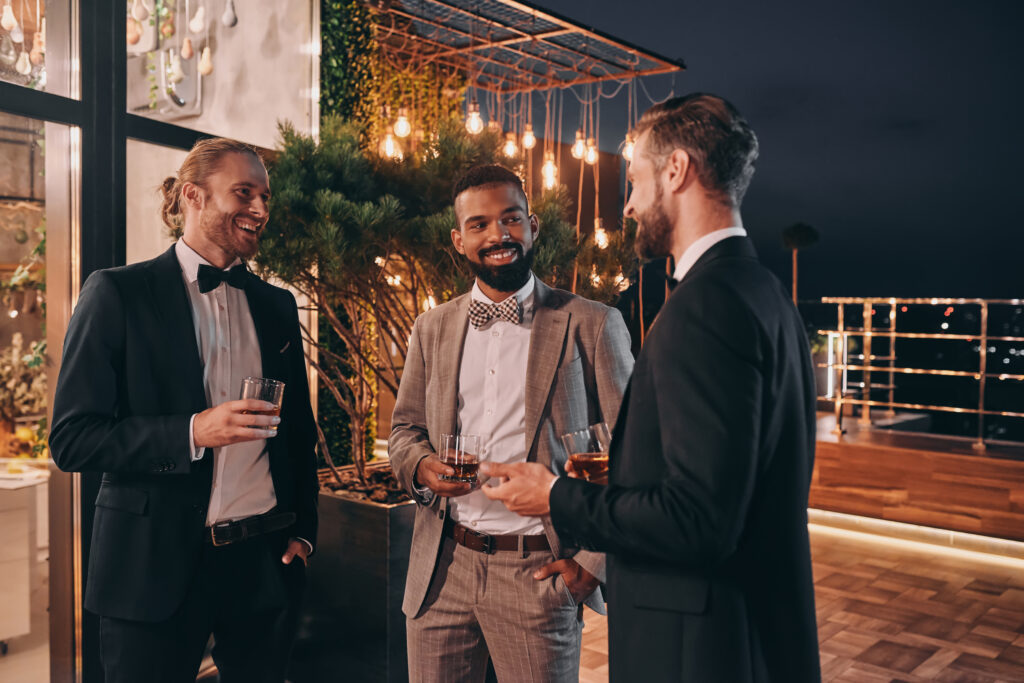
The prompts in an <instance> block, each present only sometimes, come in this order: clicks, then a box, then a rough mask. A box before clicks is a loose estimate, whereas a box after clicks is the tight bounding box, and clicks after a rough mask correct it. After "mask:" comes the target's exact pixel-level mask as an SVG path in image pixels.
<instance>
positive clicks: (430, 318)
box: [388, 280, 633, 617]
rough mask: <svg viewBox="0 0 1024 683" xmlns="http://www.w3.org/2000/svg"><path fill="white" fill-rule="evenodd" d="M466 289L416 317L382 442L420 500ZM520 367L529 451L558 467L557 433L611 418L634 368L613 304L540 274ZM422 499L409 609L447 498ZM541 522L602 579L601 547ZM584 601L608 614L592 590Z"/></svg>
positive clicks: (446, 410)
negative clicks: (571, 542) (418, 478)
mask: <svg viewBox="0 0 1024 683" xmlns="http://www.w3.org/2000/svg"><path fill="white" fill-rule="evenodd" d="M469 302H470V295H469V294H463V295H462V296H459V297H457V298H455V299H453V300H451V301H449V302H448V303H446V304H443V305H441V306H438V307H437V308H435V309H432V310H430V311H428V312H426V313H424V314H423V315H421V316H419V318H417V319H416V323H415V325H414V326H413V331H412V340H411V342H410V344H409V353H408V356H407V357H406V360H405V369H404V370H403V373H402V382H401V385H400V387H399V389H398V398H397V401H396V403H395V412H394V415H393V417H392V422H391V424H392V428H391V438H390V440H389V442H388V451H389V455H390V458H391V466H392V469H393V470H394V472H395V475H396V476H397V477H398V480H399V481H400V482H401V483H402V485H403V486H404V487H405V488H406V490H407V491H409V492H410V494H412V495H413V498H415V499H417V500H419V499H418V498H417V496H416V493H415V491H414V487H413V477H414V475H415V473H416V467H417V466H418V465H419V462H420V460H422V459H423V458H425V457H427V456H428V455H431V454H433V453H434V452H435V451H436V449H437V447H438V443H439V441H440V438H441V434H442V433H454V432H455V431H456V427H457V420H458V415H457V405H458V380H459V369H460V365H461V360H462V347H463V342H464V340H465V338H466V329H467V325H468V322H469ZM534 302H535V312H534V318H533V326H532V329H531V334H530V350H529V359H528V361H527V369H526V444H527V451H528V460H530V461H536V462H540V463H543V464H545V465H547V466H549V467H550V468H551V469H552V471H553V472H555V473H556V474H559V475H561V474H563V473H564V469H563V468H564V465H565V460H566V458H567V454H566V453H565V450H564V449H563V448H562V445H561V442H560V436H561V435H562V434H565V433H568V432H572V431H576V430H579V429H585V428H586V427H587V426H588V425H592V424H594V423H597V422H606V423H608V425H609V427H610V426H611V425H614V424H615V419H616V417H617V416H618V413H619V405H620V404H621V402H622V395H623V392H624V391H625V388H626V383H627V382H628V380H629V375H630V373H631V372H632V370H633V356H632V355H631V354H630V338H629V332H628V331H627V330H626V325H625V323H623V321H622V316H621V315H620V314H619V312H618V311H617V310H616V309H614V308H610V307H608V306H605V305H604V304H599V303H597V302H594V301H590V300H589V299H584V298H582V297H579V296H576V295H574V294H570V293H569V292H565V291H563V290H560V289H552V288H551V287H548V286H547V285H545V284H544V283H542V282H541V281H540V280H537V282H536V290H535V294H534ZM420 502H421V504H420V505H419V507H418V509H417V510H416V524H415V529H414V532H413V538H412V550H411V554H410V557H409V574H408V576H407V578H406V582H405V600H404V603H403V605H402V610H403V611H404V612H405V614H406V615H407V616H409V617H415V616H416V615H417V614H418V613H419V611H420V608H421V607H422V605H423V599H424V597H425V596H426V594H427V589H428V588H429V586H430V579H431V576H432V575H433V573H434V567H435V565H436V564H437V558H438V554H439V551H440V548H441V537H442V529H443V525H444V518H445V517H446V516H447V514H448V498H444V497H441V496H435V497H434V499H433V500H432V501H431V502H430V504H429V505H425V504H422V501H420ZM543 523H544V531H545V533H546V535H547V537H548V541H549V542H550V544H551V549H552V552H553V553H554V555H555V557H558V558H565V557H572V558H573V559H575V560H576V561H577V562H579V564H580V565H581V566H582V567H583V568H584V569H586V570H587V571H588V572H590V573H591V574H593V575H594V576H596V577H597V578H598V579H600V580H601V581H602V582H603V581H604V580H605V558H604V555H603V554H601V553H595V552H591V551H585V550H580V549H578V548H570V547H564V546H563V545H562V544H561V542H560V541H559V539H558V535H557V534H556V533H555V531H554V528H553V527H552V526H551V520H550V519H549V518H544V520H543ZM586 604H587V605H589V606H590V607H592V608H593V609H595V610H597V611H599V612H601V613H604V599H603V596H602V595H601V591H600V590H597V591H595V592H594V594H593V595H591V596H590V597H589V598H588V599H587V600H586Z"/></svg>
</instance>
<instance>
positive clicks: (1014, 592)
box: [580, 532, 1024, 683]
mask: <svg viewBox="0 0 1024 683" xmlns="http://www.w3.org/2000/svg"><path fill="white" fill-rule="evenodd" d="M811 549H812V551H811V552H812V560H813V563H814V583H815V597H816V600H817V608H818V641H819V647H820V650H821V667H822V680H823V681H835V682H837V683H839V682H842V683H874V682H875V681H878V682H879V683H924V682H926V681H928V682H931V681H936V682H939V683H1010V682H1015V683H1021V682H1024V569H1021V568H1020V567H1019V565H1018V566H1017V567H1014V566H1007V564H1006V563H1005V562H997V561H993V562H989V561H976V560H973V559H964V558H960V557H950V556H948V555H946V554H943V553H940V552H932V551H928V550H921V549H919V548H918V547H916V546H913V547H893V546H891V545H883V544H879V543H874V542H871V541H864V540H860V539H851V538H842V537H837V536H834V535H832V534H831V533H827V532H825V533H823V532H812V534H811ZM585 619H586V622H587V624H586V627H585V628H584V631H583V653H582V660H581V667H580V681H581V682H583V683H605V682H606V681H607V680H608V630H607V624H606V622H605V619H604V618H603V617H600V616H599V615H596V614H594V613H593V612H591V611H590V610H587V611H586V614H585Z"/></svg>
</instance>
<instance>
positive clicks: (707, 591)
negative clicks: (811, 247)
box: [551, 237, 820, 683]
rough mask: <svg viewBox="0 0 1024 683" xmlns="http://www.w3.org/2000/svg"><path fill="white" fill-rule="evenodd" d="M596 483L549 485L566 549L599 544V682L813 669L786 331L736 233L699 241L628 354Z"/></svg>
mask: <svg viewBox="0 0 1024 683" xmlns="http://www.w3.org/2000/svg"><path fill="white" fill-rule="evenodd" d="M624 405H625V408H624V409H623V410H622V411H621V412H620V413H619V419H618V422H617V423H616V425H615V430H614V433H613V436H612V446H611V457H610V460H611V474H610V485H609V486H607V487H602V486H597V485H593V484H587V483H585V482H582V481H577V480H564V479H562V480H559V481H558V483H556V485H555V486H554V488H553V489H552V492H551V518H552V521H553V523H554V526H555V529H556V530H557V531H558V533H559V535H560V536H564V537H565V540H566V541H567V542H571V543H574V544H576V545H579V546H581V547H588V548H592V549H594V550H603V551H606V552H607V553H608V596H609V598H608V599H609V607H608V613H609V620H610V621H609V646H610V667H611V678H612V680H613V681H640V680H643V681H700V682H702V683H704V682H718V681H721V682H722V683H740V682H742V681H778V682H780V683H802V682H804V681H817V680H819V679H820V672H819V664H818V647H817V643H818V640H817V629H816V625H815V613H814V591H813V585H812V578H811V560H810V550H809V542H808V535H807V509H806V507H807V493H808V488H809V486H810V479H811V469H812V466H813V460H814V441H815V390H814V373H813V370H812V365H811V360H810V354H809V349H808V344H807V339H806V336H805V332H804V327H803V323H802V322H801V319H800V316H799V314H798V313H797V311H796V309H795V308H794V307H793V305H792V304H791V303H790V301H789V300H788V297H787V294H786V292H785V291H784V290H783V288H782V286H781V285H780V283H779V282H778V280H777V279H776V278H775V277H774V276H773V275H772V274H771V273H769V272H768V271H767V270H766V269H765V268H763V267H762V266H761V265H760V264H759V263H758V261H757V258H756V256H755V253H754V249H753V246H752V245H751V243H750V241H749V240H748V239H747V238H745V237H732V238H728V239H725V240H723V241H721V242H719V243H718V244H716V245H714V246H713V247H712V248H711V249H709V250H708V251H707V252H706V253H705V254H704V255H703V257H702V258H701V259H700V260H699V261H698V262H697V263H696V264H695V265H694V267H693V268H692V269H691V270H690V272H689V273H688V274H687V275H686V276H685V277H684V278H683V280H682V282H680V283H679V285H677V286H676V288H675V289H674V290H673V292H672V294H671V296H670V297H669V299H668V301H667V302H666V304H665V306H664V308H663V309H662V311H661V312H660V314H659V315H658V318H657V319H656V320H655V322H654V324H653V326H652V328H651V331H650V333H649V335H648V337H647V340H646V342H645V344H644V347H643V349H642V351H641V352H640V355H639V357H638V358H637V363H636V367H635V368H634V370H633V376H632V378H631V380H630V386H629V388H628V390H627V394H626V397H625V399H624Z"/></svg>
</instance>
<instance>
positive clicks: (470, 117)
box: [466, 97, 484, 135]
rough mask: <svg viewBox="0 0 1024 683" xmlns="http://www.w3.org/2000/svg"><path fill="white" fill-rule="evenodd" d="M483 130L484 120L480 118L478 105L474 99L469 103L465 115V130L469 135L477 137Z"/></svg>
mask: <svg viewBox="0 0 1024 683" xmlns="http://www.w3.org/2000/svg"><path fill="white" fill-rule="evenodd" d="M483 129H484V120H483V119H482V118H481V117H480V103H479V102H477V101H476V98H475V97H474V98H473V99H472V100H470V102H469V110H468V111H467V113H466V130H467V131H469V134H470V135H479V134H480V133H481V132H482V131H483Z"/></svg>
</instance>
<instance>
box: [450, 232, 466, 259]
mask: <svg viewBox="0 0 1024 683" xmlns="http://www.w3.org/2000/svg"><path fill="white" fill-rule="evenodd" d="M452 244H453V245H454V246H455V251H457V252H459V253H460V254H462V255H463V256H465V254H466V247H465V245H463V244H462V231H461V230H459V229H458V228H452Z"/></svg>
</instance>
